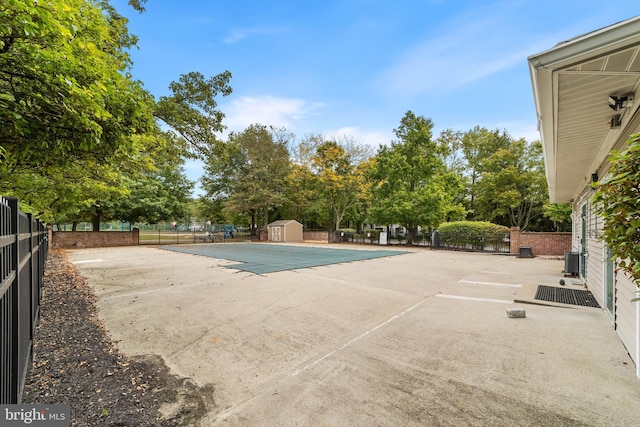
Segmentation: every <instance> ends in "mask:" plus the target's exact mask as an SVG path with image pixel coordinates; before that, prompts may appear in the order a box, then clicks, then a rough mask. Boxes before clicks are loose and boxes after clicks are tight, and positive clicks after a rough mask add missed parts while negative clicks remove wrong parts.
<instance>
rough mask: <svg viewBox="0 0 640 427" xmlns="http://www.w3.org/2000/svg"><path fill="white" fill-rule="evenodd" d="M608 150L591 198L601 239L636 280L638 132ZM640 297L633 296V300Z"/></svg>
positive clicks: (639, 256)
mask: <svg viewBox="0 0 640 427" xmlns="http://www.w3.org/2000/svg"><path fill="white" fill-rule="evenodd" d="M628 144H629V146H628V147H627V148H626V149H625V150H623V151H621V152H618V151H613V152H612V153H611V157H610V161H611V164H612V166H611V170H610V171H609V176H608V177H607V178H605V179H603V180H602V181H601V182H599V183H597V184H595V187H596V193H595V195H594V198H593V201H594V203H595V204H596V206H597V207H598V209H599V210H600V212H601V214H602V216H603V218H604V231H603V238H604V241H605V242H606V243H607V246H608V247H609V248H610V249H611V253H612V256H613V258H614V259H618V260H619V261H618V267H619V268H620V269H621V270H622V271H624V272H625V273H627V274H628V275H629V276H630V277H631V278H632V279H633V280H634V281H635V282H636V284H638V283H639V282H640V134H635V135H631V137H630V138H629V140H628ZM637 300H640V298H636V299H634V301H637Z"/></svg>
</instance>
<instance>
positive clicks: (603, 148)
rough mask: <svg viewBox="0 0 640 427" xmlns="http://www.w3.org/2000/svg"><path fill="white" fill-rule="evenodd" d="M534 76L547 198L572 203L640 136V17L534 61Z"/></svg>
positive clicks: (558, 47) (531, 68)
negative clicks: (619, 150) (616, 153)
mask: <svg viewBox="0 0 640 427" xmlns="http://www.w3.org/2000/svg"><path fill="white" fill-rule="evenodd" d="M529 71H530V73H531V81H532V84H533V94H534V100H535V105H536V114H537V118H538V130H539V131H540V137H541V141H542V146H543V150H544V158H545V168H546V177H547V183H548V184H549V197H550V199H551V201H552V202H557V203H562V202H569V201H570V200H572V199H574V198H575V197H576V196H577V195H578V194H579V193H580V192H581V191H582V190H583V189H584V187H585V186H586V185H587V184H588V183H589V181H590V180H591V179H592V175H593V174H599V173H602V172H603V170H602V168H603V165H605V164H606V160H607V157H608V155H609V153H610V152H611V150H612V149H614V148H618V147H620V146H622V145H623V144H624V142H625V141H626V140H627V139H628V138H629V135H631V134H633V133H637V132H638V131H639V130H640V113H639V111H640V110H639V107H640V91H639V84H640V16H638V17H635V18H631V19H628V20H626V21H622V22H619V23H617V24H614V25H611V26H609V27H606V28H603V29H600V30H597V31H594V32H591V33H588V34H585V35H583V36H580V37H576V38H574V39H571V40H568V41H565V42H562V43H559V44H558V45H556V46H555V47H553V48H552V49H549V50H547V51H545V52H542V53H539V54H537V55H532V56H530V57H529ZM610 97H612V98H611V99H610ZM625 97H626V98H627V102H626V103H624V102H621V100H623V99H624V98H625ZM616 99H617V100H618V101H619V102H618V105H617V106H616V105H613V106H610V103H611V104H614V101H615V100H616ZM614 107H615V108H617V109H615V110H614Z"/></svg>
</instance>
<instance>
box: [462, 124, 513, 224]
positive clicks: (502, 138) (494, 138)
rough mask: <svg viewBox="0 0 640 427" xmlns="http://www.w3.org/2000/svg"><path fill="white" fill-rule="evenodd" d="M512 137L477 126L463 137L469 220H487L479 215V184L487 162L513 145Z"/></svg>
mask: <svg viewBox="0 0 640 427" xmlns="http://www.w3.org/2000/svg"><path fill="white" fill-rule="evenodd" d="M511 140H512V139H511V137H510V136H509V134H507V133H506V132H504V131H503V132H500V131H499V130H497V129H496V130H493V131H490V130H488V129H486V128H483V127H480V126H476V127H474V128H473V129H472V130H470V131H467V132H465V133H464V134H463V135H462V140H461V142H460V148H461V150H462V153H463V157H464V162H463V164H464V166H463V168H464V170H465V173H464V175H465V178H466V181H467V187H468V190H467V201H466V207H467V211H468V216H469V219H476V220H487V221H490V219H489V218H486V217H483V216H482V215H480V213H479V209H478V204H477V198H478V194H479V193H480V190H479V188H478V184H479V182H480V180H481V179H482V176H483V174H484V167H485V161H486V160H487V159H488V158H489V157H490V156H492V155H493V154H494V153H495V152H496V151H498V150H500V149H502V148H507V147H508V146H509V145H510V143H511Z"/></svg>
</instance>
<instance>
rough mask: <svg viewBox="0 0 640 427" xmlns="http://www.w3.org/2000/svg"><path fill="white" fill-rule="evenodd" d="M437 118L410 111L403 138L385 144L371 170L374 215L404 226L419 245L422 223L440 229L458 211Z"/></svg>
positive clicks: (377, 220)
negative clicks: (435, 134)
mask: <svg viewBox="0 0 640 427" xmlns="http://www.w3.org/2000/svg"><path fill="white" fill-rule="evenodd" d="M432 128H433V122H432V121H431V120H430V119H426V118H424V117H421V116H416V115H415V114H414V113H413V112H411V111H408V112H407V113H406V114H405V116H404V117H403V118H402V120H401V122H400V126H399V127H398V128H396V129H395V130H394V132H395V135H396V137H397V138H398V141H396V142H393V143H392V144H391V146H390V147H387V146H381V147H380V148H379V149H378V153H377V155H376V156H375V157H374V159H373V162H372V164H371V166H370V168H369V169H368V172H367V174H368V178H369V181H370V183H371V187H370V188H371V193H372V197H371V206H370V208H369V216H370V218H371V221H372V222H375V223H378V224H402V225H403V226H404V227H406V229H407V231H408V236H407V244H412V243H413V236H415V234H416V232H417V229H418V226H422V227H435V226H437V225H438V224H439V223H440V222H442V221H444V220H445V219H446V217H447V213H448V212H450V211H451V210H453V205H454V204H453V196H452V195H451V194H450V193H449V192H448V191H447V185H446V182H445V181H446V178H445V177H446V175H445V174H444V172H445V165H444V161H443V159H442V157H443V155H444V151H443V147H442V145H441V144H438V143H437V142H436V141H435V140H434V139H432Z"/></svg>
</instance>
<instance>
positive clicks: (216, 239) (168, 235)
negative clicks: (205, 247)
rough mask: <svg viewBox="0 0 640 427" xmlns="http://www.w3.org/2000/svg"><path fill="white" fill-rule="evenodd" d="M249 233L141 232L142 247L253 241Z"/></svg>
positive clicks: (139, 241) (229, 231)
mask: <svg viewBox="0 0 640 427" xmlns="http://www.w3.org/2000/svg"><path fill="white" fill-rule="evenodd" d="M251 238H252V237H251V234H250V233H249V232H238V231H231V230H227V231H215V232H207V231H193V230H180V229H175V230H144V231H143V230H140V234H139V240H138V243H139V244H141V245H176V244H184V243H223V242H244V241H248V240H251Z"/></svg>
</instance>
